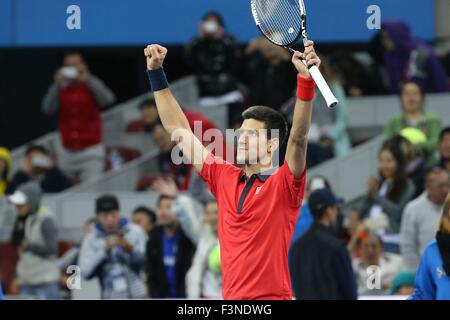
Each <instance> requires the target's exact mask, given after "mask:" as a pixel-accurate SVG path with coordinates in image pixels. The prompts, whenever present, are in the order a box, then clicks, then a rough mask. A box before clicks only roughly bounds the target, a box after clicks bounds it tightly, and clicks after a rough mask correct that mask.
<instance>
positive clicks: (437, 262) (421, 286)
mask: <svg viewBox="0 0 450 320" xmlns="http://www.w3.org/2000/svg"><path fill="white" fill-rule="evenodd" d="M410 299H412V300H449V299H450V194H448V195H447V198H446V199H445V201H444V207H443V210H442V215H441V222H440V224H439V229H438V232H437V234H436V239H434V240H433V241H431V242H430V244H429V245H428V246H427V247H426V249H425V251H424V253H423V255H422V258H421V261H420V265H419V270H418V271H417V275H416V281H415V284H414V293H413V294H412V296H411V297H410Z"/></svg>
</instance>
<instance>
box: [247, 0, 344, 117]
mask: <svg viewBox="0 0 450 320" xmlns="http://www.w3.org/2000/svg"><path fill="white" fill-rule="evenodd" d="M251 8H252V14H253V19H254V20H255V23H256V26H257V27H258V28H259V30H260V31H261V33H262V34H263V35H264V36H265V37H266V38H267V39H268V40H269V41H270V42H272V43H273V44H276V45H277V46H280V47H283V48H286V49H288V50H289V51H291V52H292V53H293V52H295V50H294V49H292V48H291V46H293V45H294V44H295V43H296V42H297V41H298V40H299V39H300V38H303V43H305V42H306V40H308V34H307V32H306V8H305V4H304V2H303V0H251ZM303 62H304V63H305V64H306V61H305V60H303ZM309 72H310V73H311V76H312V78H313V79H314V81H315V83H316V85H317V87H318V88H319V90H320V92H321V93H322V95H323V97H324V98H325V101H326V103H327V106H328V107H329V108H334V107H335V106H336V105H337V103H338V101H337V99H336V97H335V96H334V94H333V93H332V92H331V90H330V87H329V86H328V84H327V82H326V81H325V79H324V78H323V76H322V73H321V72H320V71H319V68H317V66H315V65H312V66H309Z"/></svg>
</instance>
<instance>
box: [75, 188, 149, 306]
mask: <svg viewBox="0 0 450 320" xmlns="http://www.w3.org/2000/svg"><path fill="white" fill-rule="evenodd" d="M119 210H120V208H119V200H118V199H117V198H116V197H115V196H112V195H103V196H101V197H99V198H98V199H97V200H96V213H97V221H98V223H97V224H96V225H95V227H94V230H93V231H92V232H90V233H89V234H88V235H87V236H86V237H85V238H84V239H83V242H82V244H81V249H80V252H79V257H78V265H79V266H80V269H81V276H82V277H83V278H85V279H91V278H94V277H98V278H99V280H100V285H101V288H102V299H142V298H145V297H146V294H147V292H146V288H145V285H144V282H143V279H142V276H141V270H142V267H143V261H144V256H145V244H146V243H145V242H146V235H145V232H144V230H143V229H142V228H141V227H139V226H137V225H135V224H133V223H130V222H129V221H128V220H127V219H126V218H123V217H121V216H120V212H119Z"/></svg>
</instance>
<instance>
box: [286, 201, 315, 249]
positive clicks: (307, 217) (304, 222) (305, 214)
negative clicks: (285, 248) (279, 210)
mask: <svg viewBox="0 0 450 320" xmlns="http://www.w3.org/2000/svg"><path fill="white" fill-rule="evenodd" d="M313 222H314V219H313V217H312V214H311V210H309V206H308V204H307V203H306V202H304V203H303V204H302V206H301V208H300V216H299V217H298V220H297V224H296V225H295V230H294V235H293V236H292V241H291V247H292V245H293V244H294V242H295V241H296V240H297V239H298V238H300V237H301V236H302V235H304V234H305V232H306V231H308V229H309V227H311V225H312V224H313Z"/></svg>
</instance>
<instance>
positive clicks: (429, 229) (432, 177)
mask: <svg viewBox="0 0 450 320" xmlns="http://www.w3.org/2000/svg"><path fill="white" fill-rule="evenodd" d="M449 192H450V177H449V175H448V173H447V172H446V171H445V170H444V169H441V168H434V169H432V170H431V171H430V172H428V174H427V176H426V181H425V192H424V193H422V195H420V197H418V198H416V199H414V200H413V201H411V202H409V203H408V205H407V206H406V207H405V211H404V214H403V219H402V225H401V231H400V236H401V252H402V255H403V260H404V264H405V267H406V268H408V269H410V270H411V271H416V270H417V267H418V266H419V262H420V257H421V256H422V253H423V252H424V250H425V248H426V246H427V245H428V244H429V243H430V241H432V240H433V239H434V237H435V235H436V230H437V228H438V225H439V221H440V218H441V211H442V205H443V204H444V200H445V197H446V196H447V194H448V193H449Z"/></svg>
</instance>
